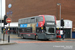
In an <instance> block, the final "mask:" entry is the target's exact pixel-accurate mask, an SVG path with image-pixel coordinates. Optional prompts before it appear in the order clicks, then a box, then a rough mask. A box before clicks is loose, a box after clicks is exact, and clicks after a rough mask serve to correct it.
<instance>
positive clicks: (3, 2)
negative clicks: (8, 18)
mask: <svg viewBox="0 0 75 50" xmlns="http://www.w3.org/2000/svg"><path fill="white" fill-rule="evenodd" d="M1 1H2V2H1ZM1 3H2V4H1ZM1 5H2V7H1ZM1 10H2V11H1ZM5 11H6V10H5V0H0V20H1V19H2V20H3V17H4V15H5Z"/></svg>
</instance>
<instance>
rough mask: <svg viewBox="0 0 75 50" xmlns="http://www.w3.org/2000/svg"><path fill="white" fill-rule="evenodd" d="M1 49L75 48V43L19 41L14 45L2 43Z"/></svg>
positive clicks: (70, 49) (71, 49) (63, 49)
mask: <svg viewBox="0 0 75 50" xmlns="http://www.w3.org/2000/svg"><path fill="white" fill-rule="evenodd" d="M0 50H75V43H73V42H67V43H65V42H63V43H62V42H60V43H58V42H55V43H53V42H51V43H18V44H14V45H2V46H0Z"/></svg>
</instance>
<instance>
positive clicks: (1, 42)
mask: <svg viewBox="0 0 75 50" xmlns="http://www.w3.org/2000/svg"><path fill="white" fill-rule="evenodd" d="M7 36H8V35H5V40H4V41H3V34H2V37H1V39H0V45H11V44H16V42H11V41H10V42H8V41H7V39H8V37H7ZM10 36H12V35H10ZM6 37H7V38H6ZM10 38H11V37H10Z"/></svg>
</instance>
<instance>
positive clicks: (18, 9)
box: [6, 0, 75, 31]
mask: <svg viewBox="0 0 75 50" xmlns="http://www.w3.org/2000/svg"><path fill="white" fill-rule="evenodd" d="M57 3H61V18H63V19H68V20H71V21H73V28H75V0H6V14H7V12H9V11H12V12H13V14H12V15H8V16H9V17H10V18H11V19H12V21H13V22H17V21H18V19H20V18H25V17H31V16H36V15H41V14H48V15H49V14H50V15H55V16H56V18H57V19H60V13H59V12H60V7H59V6H57ZM9 4H12V7H11V8H8V5H9ZM73 31H74V29H73Z"/></svg>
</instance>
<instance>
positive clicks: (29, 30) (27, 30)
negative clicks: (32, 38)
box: [24, 28, 32, 33]
mask: <svg viewBox="0 0 75 50" xmlns="http://www.w3.org/2000/svg"><path fill="white" fill-rule="evenodd" d="M24 32H27V33H31V32H32V28H25V29H24Z"/></svg>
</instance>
